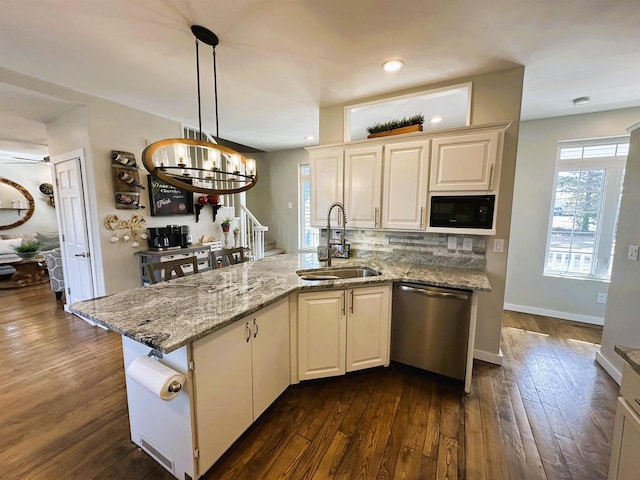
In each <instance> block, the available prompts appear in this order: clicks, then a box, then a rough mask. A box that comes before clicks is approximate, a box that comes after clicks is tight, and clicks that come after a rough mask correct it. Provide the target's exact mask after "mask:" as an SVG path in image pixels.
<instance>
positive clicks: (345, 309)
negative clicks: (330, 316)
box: [342, 292, 347, 315]
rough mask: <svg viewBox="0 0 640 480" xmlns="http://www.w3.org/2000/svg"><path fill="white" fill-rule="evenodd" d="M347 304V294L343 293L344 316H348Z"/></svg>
mask: <svg viewBox="0 0 640 480" xmlns="http://www.w3.org/2000/svg"><path fill="white" fill-rule="evenodd" d="M345 303H346V295H345V292H342V315H346V314H347V306H346V305H345Z"/></svg>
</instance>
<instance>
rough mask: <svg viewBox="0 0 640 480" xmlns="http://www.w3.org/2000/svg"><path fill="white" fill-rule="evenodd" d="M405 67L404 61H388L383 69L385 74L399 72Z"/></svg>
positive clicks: (383, 65)
mask: <svg viewBox="0 0 640 480" xmlns="http://www.w3.org/2000/svg"><path fill="white" fill-rule="evenodd" d="M403 66H404V62H403V61H402V60H387V61H386V62H384V63H383V64H382V69H383V70H384V71H385V72H397V71H398V70H400V69H401V68H402V67H403Z"/></svg>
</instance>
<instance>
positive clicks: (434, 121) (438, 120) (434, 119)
mask: <svg viewBox="0 0 640 480" xmlns="http://www.w3.org/2000/svg"><path fill="white" fill-rule="evenodd" d="M429 121H430V122H431V123H440V122H441V121H442V117H441V116H439V115H435V116H433V117H431V118H430V119H429Z"/></svg>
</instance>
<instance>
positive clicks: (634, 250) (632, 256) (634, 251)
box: [627, 245, 638, 262]
mask: <svg viewBox="0 0 640 480" xmlns="http://www.w3.org/2000/svg"><path fill="white" fill-rule="evenodd" d="M627 258H628V259H629V260H635V261H636V262H637V261H638V245H629V251H628V252H627Z"/></svg>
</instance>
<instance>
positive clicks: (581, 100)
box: [573, 97, 591, 107]
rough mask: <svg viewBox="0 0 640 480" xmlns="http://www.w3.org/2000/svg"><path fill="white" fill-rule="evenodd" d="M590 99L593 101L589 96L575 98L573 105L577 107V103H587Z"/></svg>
mask: <svg viewBox="0 0 640 480" xmlns="http://www.w3.org/2000/svg"><path fill="white" fill-rule="evenodd" d="M590 101H591V99H590V98H589V97H578V98H574V99H573V106H574V107H575V106H576V105H586V104H587V103H589V102H590Z"/></svg>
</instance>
